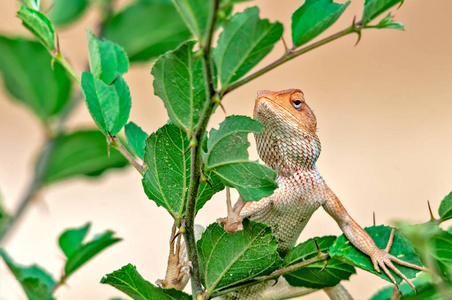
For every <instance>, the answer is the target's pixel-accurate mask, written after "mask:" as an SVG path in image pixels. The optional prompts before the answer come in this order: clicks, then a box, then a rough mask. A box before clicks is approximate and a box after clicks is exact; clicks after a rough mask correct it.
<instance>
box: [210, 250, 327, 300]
mask: <svg viewBox="0 0 452 300" xmlns="http://www.w3.org/2000/svg"><path fill="white" fill-rule="evenodd" d="M329 258H330V256H329V255H328V254H327V253H321V254H319V255H318V256H316V257H313V258H311V259H308V260H305V261H302V262H300V263H298V264H295V265H292V266H289V267H285V268H281V269H278V270H276V271H274V272H273V273H271V274H270V275H267V276H260V277H256V278H253V279H251V280H249V281H245V282H243V283H240V284H239V285H236V286H232V287H228V288H226V289H224V290H218V291H215V292H213V293H212V295H211V296H210V298H215V297H218V296H221V295H225V294H229V293H232V292H235V291H237V290H240V289H243V288H245V287H248V286H252V285H255V284H258V283H262V282H266V281H269V280H276V279H277V278H278V277H280V276H282V275H285V274H288V273H292V272H295V271H297V270H299V269H302V268H305V267H306V266H309V265H312V264H315V263H318V262H322V261H325V260H328V259H329Z"/></svg>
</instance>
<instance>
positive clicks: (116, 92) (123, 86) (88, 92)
mask: <svg viewBox="0 0 452 300" xmlns="http://www.w3.org/2000/svg"><path fill="white" fill-rule="evenodd" d="M81 85H82V90H83V95H84V96H85V100H86V105H87V106H88V110H89V112H90V114H91V116H92V117H93V119H94V122H96V124H97V127H99V129H100V130H101V131H102V132H103V133H104V134H105V135H109V134H110V135H116V134H117V133H118V132H119V131H120V130H121V129H122V127H124V125H125V124H126V123H127V120H128V119H129V114H130V108H131V107H132V100H131V98H130V91H129V87H128V86H127V83H126V82H125V80H124V79H123V78H122V76H121V75H119V73H116V79H115V80H114V82H113V85H108V84H106V83H105V82H103V81H102V80H100V79H97V78H96V77H94V75H93V74H91V73H89V72H83V73H82V83H81Z"/></svg>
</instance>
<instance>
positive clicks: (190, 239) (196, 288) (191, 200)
mask: <svg viewBox="0 0 452 300" xmlns="http://www.w3.org/2000/svg"><path fill="white" fill-rule="evenodd" d="M218 6H219V0H214V5H213V8H212V9H213V12H212V14H211V16H212V18H211V19H210V23H209V26H208V31H207V32H208V35H207V39H206V42H205V44H204V45H201V47H202V51H203V66H204V76H205V78H206V80H207V82H206V86H207V99H209V102H208V103H207V105H206V107H205V108H204V110H203V112H202V114H201V117H200V119H199V123H198V126H197V127H196V130H195V132H194V134H193V135H192V136H191V139H192V140H191V144H192V145H193V147H192V148H191V149H190V150H191V171H190V185H189V190H188V199H187V208H186V213H185V222H186V224H185V227H186V232H185V234H184V237H185V243H186V247H187V254H188V258H189V260H190V262H191V264H192V268H191V287H192V295H193V299H203V297H202V292H203V289H202V285H201V276H200V272H199V260H198V251H197V249H196V240H195V233H194V224H195V213H196V198H197V196H198V189H199V183H200V178H201V144H202V138H203V136H204V132H205V131H206V127H207V123H208V122H209V119H210V116H211V115H212V111H213V108H214V107H215V104H216V103H218V101H219V97H218V93H217V91H216V90H215V84H214V79H213V75H212V66H211V56H210V55H211V44H212V36H213V33H214V30H215V23H216V19H217V10H218Z"/></svg>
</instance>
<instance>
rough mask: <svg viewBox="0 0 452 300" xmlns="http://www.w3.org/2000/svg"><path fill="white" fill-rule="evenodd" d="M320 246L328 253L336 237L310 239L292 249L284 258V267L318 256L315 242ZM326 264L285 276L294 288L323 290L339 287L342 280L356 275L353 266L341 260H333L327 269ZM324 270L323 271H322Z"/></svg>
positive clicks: (319, 264) (310, 266)
mask: <svg viewBox="0 0 452 300" xmlns="http://www.w3.org/2000/svg"><path fill="white" fill-rule="evenodd" d="M314 240H315V241H316V242H317V244H318V245H319V248H320V251H322V252H327V251H328V248H329V247H330V246H331V245H332V244H333V242H334V241H335V240H336V237H335V236H323V237H320V238H314V239H309V240H307V241H306V242H304V243H301V244H298V245H297V246H296V247H295V248H292V249H291V250H290V251H289V252H288V253H287V255H286V256H285V257H284V262H283V267H287V266H290V265H294V264H297V263H300V262H303V261H306V260H308V259H311V258H314V257H316V256H317V255H318V251H317V247H316V246H315V242H314ZM324 266H325V263H324V262H319V263H315V264H311V265H308V266H306V267H305V268H302V269H300V270H298V271H295V272H292V273H290V274H288V275H284V278H285V279H286V280H287V282H288V283H289V284H290V285H292V286H299V287H308V288H314V289H322V288H325V287H332V286H335V285H337V284H338V283H339V282H340V281H341V280H348V279H349V278H350V276H351V275H352V274H355V273H356V270H355V268H354V267H353V266H351V265H349V264H347V263H344V262H342V261H340V260H337V259H334V258H331V259H329V260H328V264H327V267H326V268H325V269H323V268H324ZM322 269H323V270H322Z"/></svg>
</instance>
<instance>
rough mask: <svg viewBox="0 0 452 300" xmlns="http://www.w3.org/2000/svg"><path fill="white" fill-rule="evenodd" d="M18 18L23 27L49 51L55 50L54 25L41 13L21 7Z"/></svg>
mask: <svg viewBox="0 0 452 300" xmlns="http://www.w3.org/2000/svg"><path fill="white" fill-rule="evenodd" d="M17 16H18V17H19V18H20V19H21V20H22V23H23V25H24V26H25V27H26V28H27V29H28V30H30V32H31V33H33V35H34V36H35V37H37V38H38V39H39V40H40V41H41V43H42V44H43V45H44V46H46V48H48V49H49V50H53V49H55V32H54V29H53V24H52V22H50V20H49V19H48V18H47V17H46V16H45V15H44V14H43V13H42V12H40V11H37V10H34V9H31V8H27V7H24V6H21V7H20V9H19V11H18V12H17Z"/></svg>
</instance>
